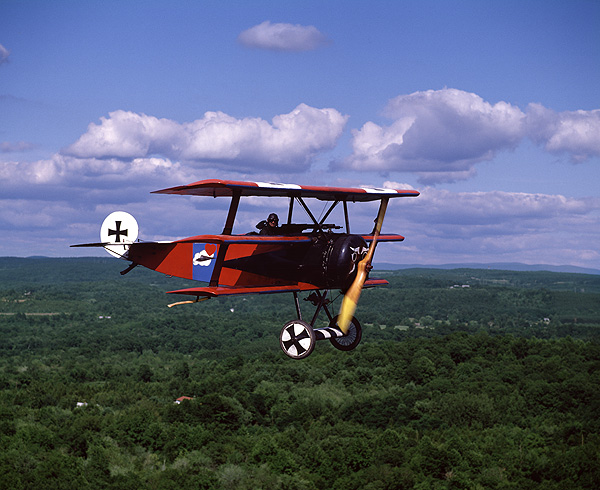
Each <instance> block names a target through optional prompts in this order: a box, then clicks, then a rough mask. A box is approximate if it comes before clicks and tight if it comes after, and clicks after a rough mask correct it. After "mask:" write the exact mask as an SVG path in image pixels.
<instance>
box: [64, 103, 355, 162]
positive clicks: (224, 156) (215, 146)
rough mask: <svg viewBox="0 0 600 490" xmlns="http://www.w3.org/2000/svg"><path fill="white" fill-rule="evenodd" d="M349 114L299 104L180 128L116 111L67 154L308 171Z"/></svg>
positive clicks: (213, 116)
mask: <svg viewBox="0 0 600 490" xmlns="http://www.w3.org/2000/svg"><path fill="white" fill-rule="evenodd" d="M346 120H347V116H343V115H342V114H340V113H339V112H338V111H336V110H335V109H316V108H314V107H309V106H307V105H306V104H300V105H299V106H298V107H296V108H295V109H294V110H293V111H292V112H290V113H288V114H281V115H278V116H275V117H274V118H273V120H272V122H271V123H269V122H267V121H265V120H263V119H261V118H244V119H237V118H234V117H232V116H229V115H227V114H225V113H223V112H206V113H205V114H204V117H203V118H202V119H197V120H195V121H192V122H190V123H183V124H180V123H178V122H175V121H172V120H169V119H158V118H156V117H152V116H147V115H145V114H136V113H133V112H127V111H115V112H111V113H110V114H109V117H107V118H101V123H100V124H90V125H89V127H88V130H87V132H86V133H85V134H83V135H82V136H81V137H80V138H79V140H78V141H76V142H75V143H74V144H72V145H71V146H69V147H68V148H66V149H65V150H63V153H64V154H65V155H70V156H74V157H78V158H117V159H133V158H147V157H150V156H160V157H164V158H169V159H173V160H184V161H186V162H189V163H192V164H200V165H204V166H215V165H216V166H221V167H223V168H228V167H231V168H235V169H237V170H246V171H249V172H251V171H257V165H258V166H259V167H261V169H262V170H264V169H265V168H271V169H277V170H279V171H283V172H286V171H300V170H306V166H307V165H309V164H310V162H311V160H312V159H313V158H314V157H315V156H316V155H317V154H318V153H320V152H323V151H326V150H329V149H331V148H333V147H334V146H335V145H336V143H337V140H338V138H339V137H340V136H341V134H342V131H343V128H344V126H345V124H346Z"/></svg>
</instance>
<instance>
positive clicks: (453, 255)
mask: <svg viewBox="0 0 600 490" xmlns="http://www.w3.org/2000/svg"><path fill="white" fill-rule="evenodd" d="M398 208H401V212H399V211H398ZM384 228H385V230H386V231H388V232H397V233H400V234H402V235H405V236H406V240H405V241H404V242H403V243H402V244H398V245H393V246H388V247H384V246H382V247H381V249H379V248H378V252H377V254H378V258H377V260H378V261H380V262H396V263H404V264H411V263H415V264H419V263H421V264H423V263H424V264H445V263H457V262H479V263H483V262H524V263H530V264H538V263H545V264H555V265H561V264H571V265H580V266H584V267H595V268H600V267H599V264H600V252H599V251H600V237H599V235H598V232H597V230H598V229H600V199H597V198H570V197H565V196H561V195H549V194H530V193H513V192H500V191H493V192H458V193H455V192H451V191H448V190H440V189H436V188H432V187H427V188H424V189H421V196H420V197H418V198H417V199H415V200H413V199H411V200H410V201H409V202H408V201H403V202H401V203H399V204H397V203H396V202H394V203H392V206H391V208H390V209H389V211H388V213H387V217H386V223H385V224H384ZM386 250H387V251H386Z"/></svg>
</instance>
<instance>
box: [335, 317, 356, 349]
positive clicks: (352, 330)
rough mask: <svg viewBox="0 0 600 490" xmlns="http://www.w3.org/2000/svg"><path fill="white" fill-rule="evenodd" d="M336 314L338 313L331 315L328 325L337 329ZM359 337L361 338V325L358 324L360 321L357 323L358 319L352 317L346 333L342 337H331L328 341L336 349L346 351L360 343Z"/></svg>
mask: <svg viewBox="0 0 600 490" xmlns="http://www.w3.org/2000/svg"><path fill="white" fill-rule="evenodd" d="M338 316H339V315H336V316H334V317H333V319H332V320H331V322H330V323H329V326H330V327H332V328H337V329H338V330H339V327H338V325H337V320H338ZM360 339H362V327H361V326H360V323H358V320H357V319H356V318H354V317H352V320H351V321H350V326H349V327H348V333H347V334H346V335H344V336H343V337H332V338H330V339H329V342H331V345H333V346H334V347H335V348H336V349H339V350H346V351H347V350H352V349H354V348H356V346H357V345H358V344H359V343H360Z"/></svg>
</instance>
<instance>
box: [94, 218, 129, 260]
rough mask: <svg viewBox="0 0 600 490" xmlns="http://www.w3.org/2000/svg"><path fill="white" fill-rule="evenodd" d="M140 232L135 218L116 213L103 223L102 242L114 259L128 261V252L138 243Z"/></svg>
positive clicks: (101, 228) (101, 230)
mask: <svg viewBox="0 0 600 490" xmlns="http://www.w3.org/2000/svg"><path fill="white" fill-rule="evenodd" d="M138 232H139V228H138V224H137V221H136V220H135V218H134V217H133V216H131V215H130V214H129V213H126V212H125V211H115V212H114V213H110V214H109V215H108V216H107V217H106V218H105V219H104V221H103V222H102V226H101V227H100V241H101V242H102V246H103V247H104V249H105V250H106V251H107V252H108V253H109V254H111V255H112V256H113V257H119V258H121V259H127V251H128V250H129V247H130V246H131V244H132V243H133V242H135V241H136V239H137V237H138Z"/></svg>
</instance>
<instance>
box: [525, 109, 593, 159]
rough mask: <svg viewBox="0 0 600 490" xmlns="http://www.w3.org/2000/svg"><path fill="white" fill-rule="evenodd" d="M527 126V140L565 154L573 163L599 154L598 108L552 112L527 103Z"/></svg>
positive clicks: (550, 150) (551, 150)
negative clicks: (528, 137)
mask: <svg viewBox="0 0 600 490" xmlns="http://www.w3.org/2000/svg"><path fill="white" fill-rule="evenodd" d="M527 125H528V131H529V136H530V137H531V139H532V140H533V141H534V142H536V143H538V144H541V145H544V147H545V149H546V150H547V151H549V152H551V153H568V154H570V155H571V158H572V159H573V161H575V162H582V161H584V160H587V159H588V158H590V157H593V156H598V155H600V109H596V110H593V111H565V112H559V113H556V112H554V111H551V110H550V109H546V108H545V107H543V106H542V105H540V104H530V105H529V107H528V110H527Z"/></svg>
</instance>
